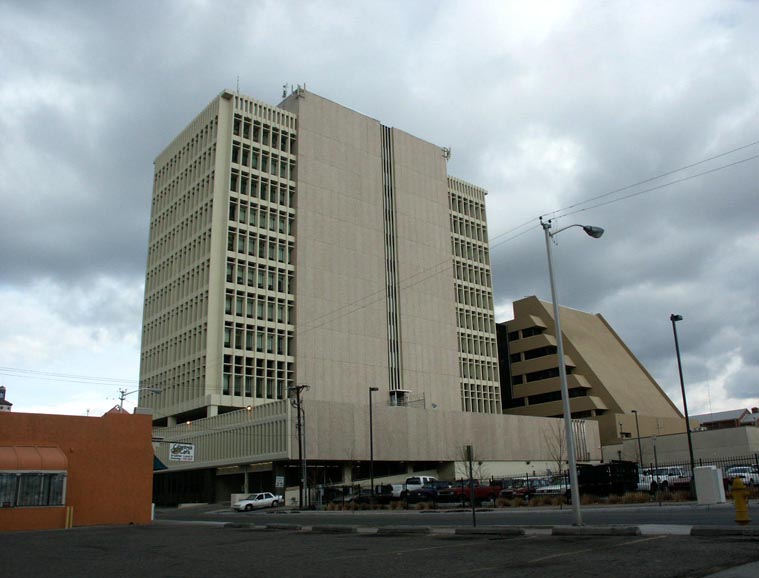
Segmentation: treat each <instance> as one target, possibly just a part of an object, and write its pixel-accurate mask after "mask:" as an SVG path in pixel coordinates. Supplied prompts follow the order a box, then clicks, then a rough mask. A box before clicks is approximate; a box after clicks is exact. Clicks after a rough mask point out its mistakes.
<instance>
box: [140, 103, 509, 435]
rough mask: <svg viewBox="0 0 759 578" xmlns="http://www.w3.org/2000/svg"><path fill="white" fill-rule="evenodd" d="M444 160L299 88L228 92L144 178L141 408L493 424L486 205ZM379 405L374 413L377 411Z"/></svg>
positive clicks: (435, 149) (162, 420) (424, 145)
mask: <svg viewBox="0 0 759 578" xmlns="http://www.w3.org/2000/svg"><path fill="white" fill-rule="evenodd" d="M448 154H449V153H448V151H446V150H445V149H443V148H441V147H439V146H435V145H433V144H430V143H428V142H425V141H423V140H421V139H419V138H417V137H414V136H412V135H410V134H408V133H405V132H403V131H401V130H398V129H395V128H391V127H388V126H384V125H382V124H381V123H380V122H379V121H377V120H374V119H372V118H369V117H367V116H365V115H363V114H359V113H357V112H355V111H352V110H350V109H348V108H345V107H343V106H341V105H339V104H336V103H334V102H331V101H329V100H327V99H324V98H322V97H320V96H317V95H315V94H313V93H310V92H307V91H306V90H305V89H302V88H298V89H297V90H295V91H293V92H292V93H291V94H290V95H289V96H287V97H286V98H285V99H284V100H283V102H281V103H280V104H279V105H278V106H270V105H268V104H265V103H262V102H259V101H257V100H254V99H252V98H250V97H247V96H244V95H242V94H239V93H234V92H230V91H224V92H222V93H221V94H220V95H219V96H218V97H216V98H215V99H214V100H213V101H212V102H211V103H210V104H209V105H208V106H207V107H206V108H205V110H203V112H201V113H200V115H198V116H197V118H195V120H193V121H192V122H191V123H190V124H189V125H188V126H187V128H185V129H184V130H183V131H182V132H181V133H180V134H179V135H178V136H177V137H176V138H175V139H174V141H173V142H172V143H171V144H170V145H169V146H168V147H167V148H166V149H165V150H164V151H163V152H162V153H161V154H159V155H158V157H157V158H156V160H155V177H154V188H153V201H152V213H151V222H150V243H149V252H148V264H147V276H146V283H145V300H144V314H143V334H142V352H141V355H142V357H141V367H140V383H141V384H142V387H143V388H161V392H160V393H151V392H150V391H149V390H147V389H144V390H143V391H142V393H141V397H140V404H141V405H144V406H150V407H152V408H153V409H154V420H155V424H156V425H160V426H172V425H174V424H176V423H178V422H179V423H182V422H185V421H192V420H195V419H199V418H206V417H212V416H215V415H217V414H223V413H226V412H229V411H232V410H236V409H240V408H244V407H247V406H252V407H256V406H259V405H262V404H267V403H271V402H275V401H277V400H282V399H285V398H286V397H287V394H288V388H290V387H291V386H293V385H295V384H308V385H310V386H311V390H310V392H309V399H312V400H318V401H321V402H334V403H337V402H340V403H346V402H347V403H355V404H357V405H366V403H367V401H366V398H367V391H368V387H377V388H379V391H378V392H377V393H376V394H375V402H380V401H383V402H384V404H386V405H389V406H394V405H395V406H412V407H423V408H427V409H430V408H438V409H440V410H443V411H462V412H473V413H500V412H501V399H500V386H499V379H498V365H497V363H498V362H497V350H496V328H495V322H494V317H493V296H492V287H491V274H490V263H489V255H488V238H487V222H486V214H485V191H484V190H483V189H481V188H479V187H476V186H474V185H470V184H468V183H466V182H464V181H461V180H459V179H456V178H453V177H450V176H449V175H448V174H447V166H446V165H447V157H448ZM379 396H381V397H379Z"/></svg>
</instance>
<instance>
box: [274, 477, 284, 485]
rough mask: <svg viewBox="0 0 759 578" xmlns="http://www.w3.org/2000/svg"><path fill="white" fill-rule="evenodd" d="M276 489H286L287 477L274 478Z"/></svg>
mask: <svg viewBox="0 0 759 578" xmlns="http://www.w3.org/2000/svg"><path fill="white" fill-rule="evenodd" d="M274 487H275V488H284V487H285V476H277V477H276V478H274Z"/></svg>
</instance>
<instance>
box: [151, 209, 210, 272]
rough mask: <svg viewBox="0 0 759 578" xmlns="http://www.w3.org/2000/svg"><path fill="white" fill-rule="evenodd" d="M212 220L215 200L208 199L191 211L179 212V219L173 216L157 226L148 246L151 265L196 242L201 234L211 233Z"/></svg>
mask: <svg viewBox="0 0 759 578" xmlns="http://www.w3.org/2000/svg"><path fill="white" fill-rule="evenodd" d="M175 221H177V222H175ZM212 221H213V202H212V201H211V200H208V201H207V202H206V203H204V204H202V205H200V206H198V207H195V208H194V210H193V211H192V212H190V213H187V214H184V215H179V213H178V212H177V219H174V218H173V216H172V218H170V219H169V218H167V220H166V222H165V223H163V224H162V225H160V226H155V227H154V229H153V231H152V232H151V236H150V244H149V246H148V263H149V264H150V266H151V267H152V266H154V265H155V264H156V263H160V261H161V260H162V259H164V258H166V257H172V256H174V254H175V253H176V252H177V251H179V250H180V249H182V248H184V247H186V246H188V245H191V244H192V243H193V242H195V241H196V239H197V238H198V236H199V235H201V234H208V235H210V231H211V224H212Z"/></svg>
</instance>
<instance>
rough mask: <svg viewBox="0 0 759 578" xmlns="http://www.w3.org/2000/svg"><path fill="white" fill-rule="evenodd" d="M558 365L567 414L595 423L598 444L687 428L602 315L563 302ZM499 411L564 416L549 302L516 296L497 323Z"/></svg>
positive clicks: (670, 402) (681, 417) (672, 404)
mask: <svg viewBox="0 0 759 578" xmlns="http://www.w3.org/2000/svg"><path fill="white" fill-rule="evenodd" d="M561 327H562V333H563V337H564V363H565V367H566V371H567V385H568V388H569V397H570V399H569V405H570V409H571V412H572V417H573V418H575V419H589V420H594V421H596V422H598V424H599V430H600V434H601V443H602V445H604V446H606V445H614V444H619V443H621V442H622V440H624V439H628V438H636V437H638V436H647V435H666V434H675V433H679V432H684V431H685V419H684V418H683V416H682V414H681V413H680V411H679V410H678V409H677V407H676V406H675V405H674V403H672V401H671V400H670V399H669V397H667V395H666V393H664V391H663V390H662V389H661V387H659V384H657V383H656V381H655V380H654V378H653V377H652V376H651V375H650V374H649V373H648V371H647V370H646V368H645V367H643V365H642V364H641V363H640V361H638V359H637V358H636V357H635V355H634V354H633V353H632V351H630V349H629V348H628V347H627V346H626V345H625V343H624V342H623V341H622V340H621V339H620V337H619V336H618V335H617V333H616V332H615V331H614V330H613V329H612V327H611V326H610V325H609V324H608V323H607V321H606V320H605V319H604V318H603V316H601V315H600V314H596V315H593V314H590V313H585V312H583V311H578V310H576V309H570V308H568V307H562V308H561ZM498 347H499V352H500V363H501V388H502V392H503V407H504V412H505V413H509V414H513V415H534V416H545V417H562V416H563V409H562V402H561V388H560V381H559V366H558V357H557V347H556V331H555V325H554V320H553V306H552V304H551V303H547V302H545V301H540V300H539V299H538V298H537V297H534V296H532V297H526V298H524V299H520V300H519V301H515V302H514V319H513V320H512V321H507V322H506V323H500V324H498Z"/></svg>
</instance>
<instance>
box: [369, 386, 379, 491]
mask: <svg viewBox="0 0 759 578" xmlns="http://www.w3.org/2000/svg"><path fill="white" fill-rule="evenodd" d="M375 391H379V387H370V388H369V483H371V488H372V506H374V418H373V415H372V394H373V393H374V392H375Z"/></svg>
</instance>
